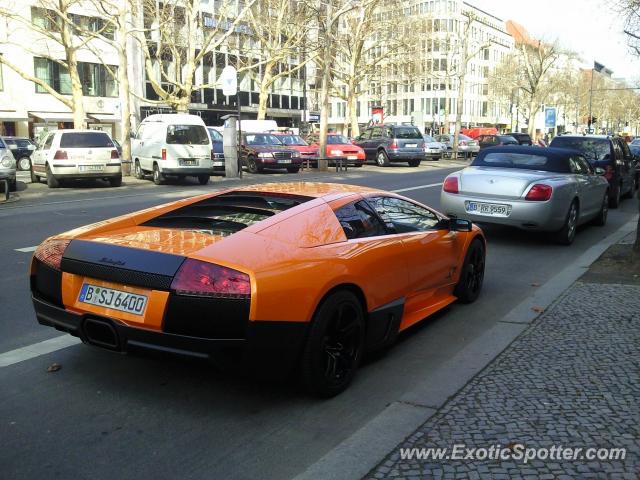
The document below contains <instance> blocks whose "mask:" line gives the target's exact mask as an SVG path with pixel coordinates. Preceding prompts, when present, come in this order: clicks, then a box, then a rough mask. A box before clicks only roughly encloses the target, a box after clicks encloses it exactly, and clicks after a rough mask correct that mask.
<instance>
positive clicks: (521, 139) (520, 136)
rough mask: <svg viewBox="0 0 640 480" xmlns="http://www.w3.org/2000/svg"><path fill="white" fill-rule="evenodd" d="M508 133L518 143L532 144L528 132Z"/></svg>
mask: <svg viewBox="0 0 640 480" xmlns="http://www.w3.org/2000/svg"><path fill="white" fill-rule="evenodd" d="M508 135H509V136H510V137H513V138H515V139H516V141H517V142H518V145H533V142H532V141H531V137H530V136H529V134H528V133H518V132H511V133H509V134H508Z"/></svg>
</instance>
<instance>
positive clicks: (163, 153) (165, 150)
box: [160, 148, 167, 160]
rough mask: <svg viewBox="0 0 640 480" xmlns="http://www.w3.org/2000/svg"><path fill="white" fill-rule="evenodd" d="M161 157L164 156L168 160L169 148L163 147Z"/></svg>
mask: <svg viewBox="0 0 640 480" xmlns="http://www.w3.org/2000/svg"><path fill="white" fill-rule="evenodd" d="M160 158H162V160H166V159H167V149H166V148H163V149H162V155H161V157H160Z"/></svg>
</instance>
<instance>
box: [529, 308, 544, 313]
mask: <svg viewBox="0 0 640 480" xmlns="http://www.w3.org/2000/svg"><path fill="white" fill-rule="evenodd" d="M531 310H533V311H534V312H536V313H543V312H544V308H542V307H531Z"/></svg>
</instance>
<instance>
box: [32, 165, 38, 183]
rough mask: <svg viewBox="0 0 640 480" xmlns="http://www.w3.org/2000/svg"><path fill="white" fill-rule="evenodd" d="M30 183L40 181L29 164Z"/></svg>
mask: <svg viewBox="0 0 640 480" xmlns="http://www.w3.org/2000/svg"><path fill="white" fill-rule="evenodd" d="M31 183H40V177H39V176H38V175H36V174H35V172H34V171H33V166H31Z"/></svg>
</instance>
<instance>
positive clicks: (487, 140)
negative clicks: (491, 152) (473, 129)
mask: <svg viewBox="0 0 640 480" xmlns="http://www.w3.org/2000/svg"><path fill="white" fill-rule="evenodd" d="M477 140H478V144H479V145H480V150H482V149H484V148H488V147H499V146H501V145H518V140H516V139H515V138H514V137H512V136H511V135H480V136H479V137H478V138H477Z"/></svg>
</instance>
